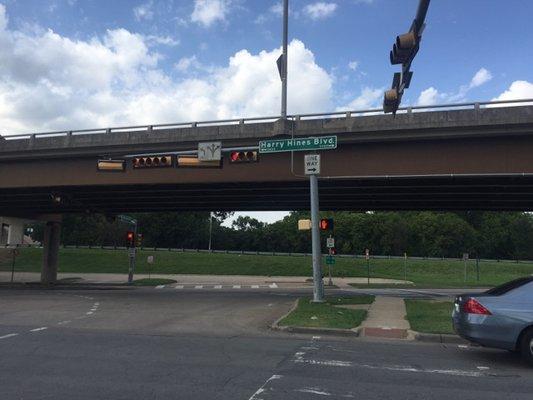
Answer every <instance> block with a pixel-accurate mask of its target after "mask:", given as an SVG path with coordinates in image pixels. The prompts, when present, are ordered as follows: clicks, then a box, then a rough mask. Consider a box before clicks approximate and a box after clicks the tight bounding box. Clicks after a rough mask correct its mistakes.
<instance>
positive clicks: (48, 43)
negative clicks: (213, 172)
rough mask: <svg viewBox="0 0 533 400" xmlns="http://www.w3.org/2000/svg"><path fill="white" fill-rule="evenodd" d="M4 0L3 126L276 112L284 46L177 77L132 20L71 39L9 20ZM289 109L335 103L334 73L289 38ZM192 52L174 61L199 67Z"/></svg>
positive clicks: (56, 126) (0, 47)
mask: <svg viewBox="0 0 533 400" xmlns="http://www.w3.org/2000/svg"><path fill="white" fill-rule="evenodd" d="M3 11H4V10H3V7H2V8H0V23H1V25H0V26H1V27H2V29H1V30H0V126H1V127H2V133H22V132H35V131H46V130H61V129H69V130H71V129H82V128H92V127H106V126H117V125H118V126H121V125H122V126H124V125H130V124H131V125H137V124H157V123H165V122H179V121H191V120H206V119H209V120H210V119H216V118H240V117H250V116H261V115H276V114H279V104H280V81H279V75H278V71H277V68H276V63H275V61H276V59H277V58H278V56H279V54H280V51H281V49H279V48H276V49H272V50H271V51H261V52H259V53H256V54H252V53H250V52H249V51H247V50H241V51H239V52H237V53H235V54H234V55H233V56H232V57H231V58H230V59H229V61H228V63H227V64H226V65H224V66H218V67H209V68H201V69H200V70H199V73H198V74H196V75H195V78H186V79H183V78H181V79H179V80H175V79H173V78H172V77H171V75H169V74H167V73H165V72H164V71H163V70H162V69H161V68H160V66H159V63H160V60H161V57H160V56H159V55H158V54H157V52H155V51H154V49H153V48H152V47H151V46H152V45H153V43H152V42H151V41H150V40H149V39H148V38H147V37H145V36H142V35H138V34H135V33H131V32H129V31H127V30H125V29H116V30H109V31H107V33H106V34H105V35H104V36H103V37H93V38H91V39H89V40H86V41H83V40H72V39H70V38H67V37H64V36H61V35H59V34H57V33H55V32H53V31H51V30H48V31H45V30H35V31H33V32H20V31H14V30H9V29H6V21H7V18H6V16H5V13H4V12H3ZM289 51H290V54H291V58H290V60H289V77H290V79H289V113H309V112H321V111H328V110H331V109H332V100H331V99H332V77H331V76H330V75H329V74H328V73H327V72H326V71H325V70H324V69H323V68H321V67H320V66H318V65H317V63H316V61H315V58H314V55H313V53H312V52H311V51H310V50H309V49H307V48H306V47H305V45H304V44H303V43H302V42H300V41H298V40H293V41H292V42H291V43H290V45H289ZM197 62H198V61H197V60H195V59H194V57H192V58H191V59H189V60H188V61H185V59H182V60H181V61H180V62H178V66H177V68H178V69H179V68H180V67H181V68H183V69H186V68H192V67H195V65H196V64H195V63H197Z"/></svg>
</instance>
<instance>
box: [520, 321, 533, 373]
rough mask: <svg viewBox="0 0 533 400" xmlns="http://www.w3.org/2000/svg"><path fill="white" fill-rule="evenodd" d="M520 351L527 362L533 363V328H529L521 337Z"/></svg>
mask: <svg viewBox="0 0 533 400" xmlns="http://www.w3.org/2000/svg"><path fill="white" fill-rule="evenodd" d="M520 351H521V353H522V357H524V359H525V360H526V361H527V362H528V363H529V364H531V365H533V329H529V330H528V331H527V332H526V333H525V334H524V336H523V337H522V343H521V344H520Z"/></svg>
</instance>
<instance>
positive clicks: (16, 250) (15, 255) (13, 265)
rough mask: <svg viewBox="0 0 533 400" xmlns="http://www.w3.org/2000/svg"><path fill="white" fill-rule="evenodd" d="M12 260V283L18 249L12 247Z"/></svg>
mask: <svg viewBox="0 0 533 400" xmlns="http://www.w3.org/2000/svg"><path fill="white" fill-rule="evenodd" d="M12 254H13V262H12V263H11V283H13V278H14V277H15V260H16V258H17V256H18V255H19V251H18V249H13V251H12Z"/></svg>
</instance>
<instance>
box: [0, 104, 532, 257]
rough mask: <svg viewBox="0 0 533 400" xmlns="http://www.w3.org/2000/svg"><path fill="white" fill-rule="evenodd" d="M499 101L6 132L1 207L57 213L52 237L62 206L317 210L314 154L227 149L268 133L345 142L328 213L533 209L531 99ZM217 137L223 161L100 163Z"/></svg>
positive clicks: (0, 162)
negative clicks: (244, 159)
mask: <svg viewBox="0 0 533 400" xmlns="http://www.w3.org/2000/svg"><path fill="white" fill-rule="evenodd" d="M523 102H524V101H523ZM529 102H530V103H529V104H532V103H533V101H531V100H530V101H529ZM494 105H495V104H492V103H491V104H488V103H475V104H474V103H473V104H463V105H458V106H454V107H452V106H432V108H431V109H430V110H423V109H422V108H417V107H413V108H411V109H404V110H401V111H400V113H399V114H398V115H397V116H396V117H395V118H394V117H392V116H390V115H383V114H381V112H380V111H379V110H367V111H359V112H347V113H333V114H324V115H316V114H315V115H303V116H291V117H289V118H288V119H287V120H281V119H279V118H278V117H272V118H256V119H246V120H228V121H208V122H203V123H198V122H193V123H187V124H174V125H157V126H156V125H154V126H137V127H126V128H113V129H101V130H98V129H96V130H82V131H72V132H52V133H42V134H30V135H18V136H9V137H7V136H6V137H4V139H0V215H6V216H18V217H24V218H41V219H46V220H49V221H50V223H49V224H48V225H49V226H50V228H49V229H47V235H49V237H48V239H47V241H48V242H50V243H52V242H54V241H56V242H58V240H59V239H58V235H59V224H58V220H59V217H58V216H60V215H61V214H64V213H80V212H102V213H109V214H115V213H121V212H143V211H166V210H298V209H308V208H309V188H308V182H307V179H306V178H305V177H304V176H303V154H304V153H305V152H300V153H277V154H264V155H261V157H260V160H259V162H257V163H249V164H246V163H242V164H240V163H239V164H231V163H229V162H228V158H227V155H228V152H229V151H231V150H233V149H254V148H257V146H258V141H259V140H262V139H269V138H281V137H308V136H326V135H337V136H338V148H337V149H336V150H328V151H323V152H321V154H322V174H321V176H320V206H321V209H322V210H423V209H425V210H474V209H477V210H533V106H532V105H519V104H502V103H500V104H498V106H499V107H493V106H494ZM511 105H512V107H511ZM208 141H221V142H222V145H223V154H224V159H223V163H222V167H221V168H217V169H211V168H210V169H200V168H189V169H188V168H162V169H133V168H132V165H131V161H129V162H128V163H127V167H126V171H125V172H123V173H103V172H99V171H97V169H96V163H97V160H98V159H102V158H123V157H125V156H128V155H134V154H140V153H142V154H145V153H159V154H169V153H172V154H174V155H176V154H195V152H196V151H197V148H198V143H199V142H208ZM54 232H55V233H54ZM55 236H57V238H56V239H54V237H55ZM54 246H55V245H54ZM45 253H46V252H45ZM50 256H51V257H52V258H53V257H54V255H53V252H52V253H50ZM52 261H53V260H52ZM45 264H46V261H45Z"/></svg>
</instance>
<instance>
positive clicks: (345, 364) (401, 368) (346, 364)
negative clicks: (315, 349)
mask: <svg viewBox="0 0 533 400" xmlns="http://www.w3.org/2000/svg"><path fill="white" fill-rule="evenodd" d="M293 361H294V362H295V363H302V364H309V365H319V366H326V367H342V368H367V369H381V370H384V371H398V372H413V373H425V374H439V375H453V376H466V377H471V378H481V377H484V376H487V374H485V373H483V372H480V371H467V370H459V369H423V368H416V367H411V366H407V365H370V364H357V363H353V362H350V361H340V360H306V359H303V358H296V359H295V360H293Z"/></svg>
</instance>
